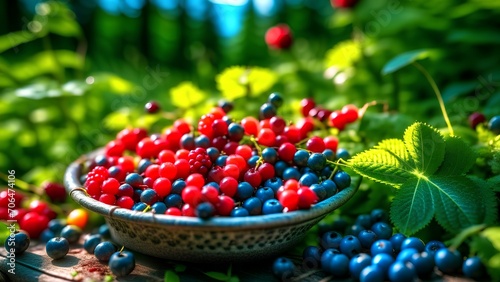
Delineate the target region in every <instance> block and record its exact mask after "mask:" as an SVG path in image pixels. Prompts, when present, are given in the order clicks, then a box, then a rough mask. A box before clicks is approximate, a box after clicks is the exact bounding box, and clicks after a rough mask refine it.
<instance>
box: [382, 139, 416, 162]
mask: <svg viewBox="0 0 500 282" xmlns="http://www.w3.org/2000/svg"><path fill="white" fill-rule="evenodd" d="M374 148H376V149H383V150H387V151H389V152H391V153H393V154H394V155H395V156H397V157H399V158H400V159H401V160H403V161H405V162H408V161H410V160H411V159H410V155H409V154H408V151H407V150H406V146H405V143H404V142H403V140H401V139H396V138H391V139H385V140H382V141H380V142H379V143H378V144H377V145H376V146H375V147H374Z"/></svg>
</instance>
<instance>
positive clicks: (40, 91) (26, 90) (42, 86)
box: [16, 81, 63, 100]
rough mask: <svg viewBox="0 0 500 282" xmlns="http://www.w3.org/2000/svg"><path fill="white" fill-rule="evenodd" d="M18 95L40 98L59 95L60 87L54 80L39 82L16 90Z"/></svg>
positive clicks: (60, 94)
mask: <svg viewBox="0 0 500 282" xmlns="http://www.w3.org/2000/svg"><path fill="white" fill-rule="evenodd" d="M16 95H17V96H18V97H23V98H29V99H34V100H40V99H45V98H53V97H60V96H62V95H63V91H62V89H61V88H60V87H59V85H58V83H57V82H55V81H47V82H39V83H35V84H32V85H28V86H25V87H22V88H18V89H17V90H16Z"/></svg>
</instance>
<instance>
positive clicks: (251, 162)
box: [247, 156, 260, 167]
mask: <svg viewBox="0 0 500 282" xmlns="http://www.w3.org/2000/svg"><path fill="white" fill-rule="evenodd" d="M259 159H260V157H259V156H251V157H250V158H249V159H248V161H247V165H248V167H255V166H257V162H258V161H259Z"/></svg>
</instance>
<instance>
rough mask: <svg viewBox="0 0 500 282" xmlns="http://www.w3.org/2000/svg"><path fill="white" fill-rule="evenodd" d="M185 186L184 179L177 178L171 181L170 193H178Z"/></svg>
mask: <svg viewBox="0 0 500 282" xmlns="http://www.w3.org/2000/svg"><path fill="white" fill-rule="evenodd" d="M185 187H186V181H184V180H183V179H177V180H175V181H174V182H173V183H172V190H171V191H170V193H172V194H179V195H180V194H181V193H182V190H183V189H184V188H185Z"/></svg>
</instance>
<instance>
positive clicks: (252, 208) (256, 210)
mask: <svg viewBox="0 0 500 282" xmlns="http://www.w3.org/2000/svg"><path fill="white" fill-rule="evenodd" d="M242 207H243V208H245V209H246V210H248V213H249V214H250V215H259V214H261V213H262V202H261V201H260V200H259V198H257V197H251V198H248V199H246V200H245V201H244V202H243V205H242Z"/></svg>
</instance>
